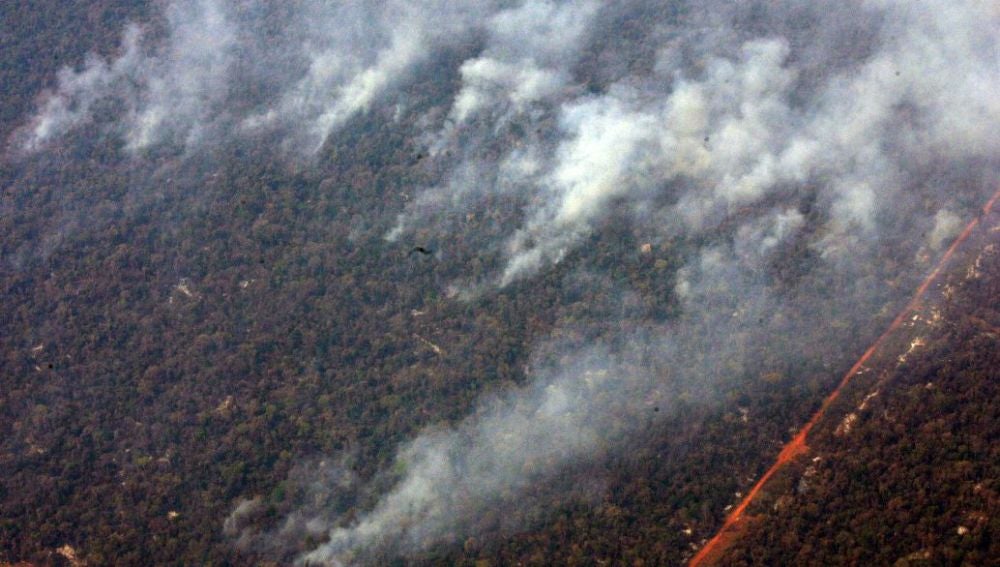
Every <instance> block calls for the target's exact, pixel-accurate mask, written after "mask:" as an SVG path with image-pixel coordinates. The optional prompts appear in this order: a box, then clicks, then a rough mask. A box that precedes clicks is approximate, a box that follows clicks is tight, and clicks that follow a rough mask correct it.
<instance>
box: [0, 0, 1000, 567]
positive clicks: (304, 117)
mask: <svg viewBox="0 0 1000 567" xmlns="http://www.w3.org/2000/svg"><path fill="white" fill-rule="evenodd" d="M0 20H2V22H3V28H2V36H0V41H2V44H3V46H4V48H3V50H0V80H2V82H3V86H4V92H5V94H4V105H3V107H2V109H0V135H2V136H3V139H4V147H3V154H2V158H0V187H2V196H0V199H2V200H0V298H2V315H0V347H2V348H0V353H2V354H0V356H2V357H3V358H2V359H0V364H2V383H0V470H2V471H3V472H2V474H0V561H10V562H14V561H19V560H29V561H37V562H53V561H61V560H63V559H65V558H66V557H67V554H69V555H72V556H73V557H79V558H82V559H83V560H86V561H88V562H90V563H93V564H105V563H112V562H113V563H124V564H148V563H156V564H161V563H178V564H192V563H193V564H202V563H267V562H274V563H288V562H293V561H299V562H302V563H310V562H315V563H320V564H331V565H339V564H356V563H357V564H384V563H387V562H390V561H398V562H427V563H435V562H438V563H445V564H454V563H472V562H475V561H480V560H481V561H484V562H486V563H487V564H488V563H489V562H491V561H495V562H500V563H507V562H515V561H523V562H529V563H552V562H557V563H563V562H572V561H580V560H583V559H584V558H588V557H589V558H596V559H602V560H611V561H620V562H625V561H628V562H636V561H646V562H649V563H653V564H664V563H666V564H676V563H679V562H682V561H683V560H685V559H686V558H688V557H689V556H690V554H691V552H692V550H693V549H694V548H697V546H698V543H699V542H700V541H701V540H702V539H703V538H705V537H708V536H710V534H711V533H712V532H713V530H714V529H715V528H717V527H718V525H719V522H720V520H721V519H722V517H723V515H724V513H725V507H726V506H727V505H729V504H731V503H732V500H733V495H734V494H735V493H737V492H739V491H741V490H744V489H745V488H746V487H747V486H748V485H750V484H752V482H753V480H754V479H755V477H756V476H758V475H759V474H760V473H761V472H762V471H763V470H764V469H766V467H767V465H768V462H769V461H770V459H771V458H772V457H773V456H774V454H775V452H776V451H777V450H778V449H779V448H780V446H781V443H782V442H783V441H784V440H786V439H787V438H788V436H789V432H790V430H791V429H793V428H794V427H796V426H798V425H801V424H802V423H803V422H804V421H805V419H807V417H808V416H809V415H810V413H811V412H812V410H814V409H815V407H816V405H817V404H818V403H819V402H820V400H821V399H822V398H823V396H824V394H825V393H826V392H827V391H828V390H829V388H830V387H831V386H832V385H833V384H834V383H835V382H836V381H837V379H838V378H839V375H840V374H841V373H842V372H843V371H844V370H846V368H847V367H849V366H850V364H851V362H852V361H853V359H854V358H856V355H857V353H858V352H860V351H861V350H863V349H864V348H865V346H866V345H867V344H868V343H869V342H870V340H871V339H872V338H873V337H875V336H877V335H878V333H879V332H880V331H881V327H882V326H884V324H885V323H886V322H887V321H888V320H889V319H891V318H892V316H893V315H894V314H895V312H896V311H897V310H898V309H899V308H900V307H901V306H902V305H903V304H904V303H905V300H906V298H907V297H908V296H909V294H910V292H911V291H912V289H913V287H914V286H915V284H916V283H917V282H919V281H920V280H921V279H922V278H923V276H924V275H925V274H926V272H927V271H928V270H929V269H930V267H931V266H932V265H933V263H934V261H935V259H936V258H937V257H938V256H939V255H940V254H941V252H942V250H943V249H944V248H945V247H947V245H948V243H949V242H950V240H951V239H952V238H953V237H954V236H955V234H957V232H958V231H959V230H961V228H962V226H963V225H964V220H965V219H967V218H969V217H970V216H973V215H974V214H975V210H976V208H977V207H979V206H980V205H981V204H982V202H983V201H984V200H985V199H986V198H987V197H988V196H989V195H991V194H992V193H993V191H994V190H995V188H996V186H997V184H998V182H1000V168H998V159H1000V158H998V156H1000V153H998V149H1000V137H998V136H997V134H996V132H998V131H1000V102H998V101H1000V99H998V98H997V97H996V95H995V93H997V92H1000V48H998V41H1000V40H998V37H997V34H996V32H995V30H996V29H997V26H998V24H1000V12H998V11H997V9H996V8H995V7H994V6H993V5H992V4H990V3H988V2H978V1H975V0H968V1H959V2H954V1H950V2H945V1H943V0H920V1H905V2H904V1H892V0H880V1H860V0H859V1H850V2H828V1H825V0H824V1H819V2H810V3H802V2H792V1H788V2H785V1H779V2H763V1H760V2H756V1H754V2H744V3H735V4H734V3H728V2H708V3H705V2H686V1H681V0H677V1H670V2H662V1H653V0H628V1H625V2H617V3H610V4H604V3H599V2H596V1H588V0H576V1H565V2H559V1H554V0H553V1H546V0H519V1H514V0H511V1H500V0H497V1H486V2H481V1H480V2H445V1H440V0H419V1H412V0H411V1H396V0H388V1H385V2H377V3H366V2H320V1H309V0H295V1H290V2H281V3H272V2H264V1H262V0H238V1H228V2H227V1H224V0H161V1H157V2H140V1H131V2H129V1H124V0H100V1H96V2H49V1H38V2H30V3H14V2H8V3H5V4H3V5H0ZM414 251H416V253H414ZM64 546H69V547H68V549H69V551H67V548H66V547H64ZM60 558H63V559H60Z"/></svg>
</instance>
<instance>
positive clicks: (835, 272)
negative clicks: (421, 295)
mask: <svg viewBox="0 0 1000 567" xmlns="http://www.w3.org/2000/svg"><path fill="white" fill-rule="evenodd" d="M168 6H169V7H168V8H167V12H166V14H167V18H166V29H165V32H164V33H163V37H162V38H160V39H157V40H154V39H150V38H151V37H153V35H155V34H152V33H151V32H150V31H149V30H146V29H145V28H141V27H137V26H133V27H131V28H129V30H127V31H126V33H125V35H124V38H123V41H122V46H121V48H120V53H119V54H118V55H117V56H116V57H115V58H113V59H111V60H110V61H105V60H101V59H99V58H96V57H91V58H90V59H88V60H87V61H86V62H85V63H84V65H83V66H82V67H81V68H79V69H77V70H72V69H66V70H63V71H62V72H61V73H60V75H59V80H58V87H57V89H56V90H55V91H54V92H52V93H49V94H48V95H46V96H45V97H44V98H43V100H42V102H41V104H40V107H39V110H38V113H37V114H36V115H35V116H34V117H33V118H32V119H31V121H30V122H29V123H28V124H27V125H26V126H25V127H24V128H23V129H22V130H21V131H19V132H18V134H17V135H16V137H15V140H14V142H15V143H16V145H18V146H19V147H20V148H21V149H23V150H26V151H29V152H36V151H41V150H44V148H45V147H47V146H48V145H50V144H53V143H56V141H57V140H58V138H60V136H62V135H64V134H66V133H67V132H69V131H70V130H72V129H74V128H79V127H82V126H83V125H85V124H88V123H89V122H91V121H93V120H94V119H95V109H96V108H97V107H98V106H99V105H100V104H101V103H102V102H104V101H108V100H112V101H119V102H120V103H121V104H120V106H121V108H122V109H123V110H122V111H121V112H120V116H119V118H118V122H117V125H118V129H119V131H120V135H121V136H122V138H123V139H124V140H125V142H126V144H127V147H128V148H130V149H131V150H133V151H139V150H142V149H145V148H150V147H154V146H155V145H157V144H163V143H172V144H178V145H181V146H184V147H186V148H189V149H192V148H197V146H198V145H199V144H201V143H204V142H205V141H206V140H207V139H209V138H212V137H222V138H225V137H233V138H236V137H240V136H255V135H258V134H260V133H261V132H276V133H277V134H278V137H279V138H280V139H282V140H284V147H285V149H286V151H289V152H292V153H298V154H302V155H306V156H311V155H314V154H315V153H316V151H317V149H318V148H320V147H321V146H322V145H323V144H324V143H325V142H326V141H327V140H328V139H329V138H330V137H331V136H336V135H337V134H338V132H339V131H340V129H342V128H345V127H348V124H349V122H350V120H351V118H353V117H355V116H357V115H359V114H362V113H364V112H367V111H368V110H370V109H372V108H376V107H379V106H383V105H384V106H385V107H393V106H395V107H397V108H400V109H402V110H401V113H402V114H403V115H406V113H407V112H410V111H409V110H408V109H407V108H406V102H407V96H406V89H407V85H408V84H409V83H410V82H411V81H418V80H435V79H440V77H432V78H430V79H428V78H426V77H423V78H421V77H420V73H428V72H430V71H428V70H427V69H434V72H440V69H438V68H437V67H435V66H434V64H435V63H438V62H439V59H438V58H442V60H445V61H451V60H452V59H446V58H443V56H442V53H443V52H445V51H449V52H450V57H455V53H459V54H460V59H461V60H460V61H458V62H457V64H456V65H455V68H454V69H453V71H454V73H455V75H454V76H455V77H457V79H456V85H455V86H454V89H453V90H452V92H451V96H450V98H447V99H444V100H441V101H440V102H439V103H437V105H436V106H434V107H433V108H431V109H430V110H428V111H426V112H425V113H424V114H423V115H421V116H416V117H411V118H413V119H412V123H414V124H418V125H419V129H420V130H421V134H422V136H423V138H422V140H423V141H424V143H425V144H426V149H427V154H428V158H427V161H428V162H429V164H427V165H426V166H425V167H427V169H428V170H429V171H434V172H440V175H439V176H438V177H437V178H436V179H435V180H434V182H433V183H432V184H431V186H429V187H424V188H420V189H421V191H420V194H419V195H418V196H417V198H416V199H415V200H414V202H413V204H412V205H410V206H409V207H408V208H407V209H406V210H404V211H401V212H400V215H399V217H398V219H397V222H396V223H395V226H393V227H392V228H391V230H389V231H388V233H387V237H388V238H390V239H396V238H403V237H405V236H406V235H412V234H414V233H419V234H420V235H421V236H424V235H427V234H434V235H437V236H440V237H442V238H444V237H447V236H448V235H449V232H450V231H454V230H457V229H456V228H455V226H454V225H452V224H449V223H447V222H442V219H444V218H445V217H447V216H448V215H449V214H450V213H453V212H455V211H456V210H457V211H476V210H477V208H479V207H483V206H484V205H483V203H484V202H489V200H485V199H483V198H482V197H484V196H500V197H502V198H503V199H505V200H506V201H508V202H510V203H514V204H515V205H514V206H516V207H517V208H518V211H517V212H518V216H517V219H518V220H517V221H516V222H515V223H513V224H512V225H504V226H503V227H502V230H501V235H500V236H499V237H496V236H493V235H490V236H488V237H484V241H485V242H486V244H485V245H484V246H483V249H484V250H486V251H487V253H489V252H490V251H492V252H493V253H495V254H496V257H497V258H498V259H499V260H498V267H497V269H496V271H495V273H492V274H490V276H489V277H488V281H485V282H474V286H473V287H475V291H476V293H489V290H495V289H496V288H498V287H505V286H516V285H517V284H519V283H523V282H525V281H526V280H528V279H530V278H532V277H534V276H536V275H538V274H539V273H541V272H544V271H546V270H548V269H550V268H551V267H552V266H554V265H556V264H559V263H561V262H565V261H566V260H567V258H569V257H570V256H571V255H572V254H573V253H574V252H578V251H580V250H581V246H582V244H583V243H584V242H586V241H587V240H588V238H589V237H591V236H592V235H594V234H595V233H597V232H599V231H600V230H601V227H602V226H604V223H607V222H609V221H610V219H612V218H615V219H617V218H618V217H613V215H620V214H621V212H622V211H627V212H628V216H629V221H630V222H632V223H633V224H634V229H635V231H636V232H637V233H641V234H643V235H644V236H645V238H647V239H648V240H649V241H650V242H651V243H653V244H656V245H659V244H661V243H665V242H668V241H680V242H685V243H688V244H687V248H685V249H684V252H685V254H686V258H688V260H687V264H686V265H685V267H684V268H682V269H681V270H680V271H679V272H678V273H676V274H674V276H675V277H676V285H675V288H674V292H675V294H676V296H677V298H678V300H679V302H680V307H681V315H680V316H679V317H677V318H676V319H674V320H671V321H669V322H663V321H647V322H646V323H645V324H644V325H643V327H642V330H640V331H628V332H625V331H622V332H620V333H617V334H610V335H608V334H606V335H605V336H604V337H603V338H602V339H600V340H599V341H596V342H589V341H576V342H574V341H571V340H570V341H561V340H558V339H556V338H553V339H552V340H551V341H550V342H549V343H547V344H542V345H536V351H537V352H536V355H535V362H534V364H533V369H534V370H533V371H532V372H531V375H530V379H531V383H530V384H529V385H528V386H526V387H525V388H523V389H521V390H517V391H513V392H509V393H507V394H506V395H505V396H502V397H499V398H496V399H490V400H484V401H483V402H482V403H481V404H480V405H479V407H478V408H477V410H476V411H475V412H474V413H473V414H472V415H470V416H469V417H468V418H467V419H465V420H464V421H462V422H460V423H459V424H457V425H455V426H454V427H450V428H439V429H433V430H428V431H426V432H424V433H423V434H421V435H419V436H417V437H416V438H415V439H413V440H412V441H410V442H409V443H406V444H405V445H403V446H402V447H400V448H399V450H398V453H397V457H396V461H395V466H394V473H393V474H394V475H395V477H394V478H395V479H396V480H395V482H394V483H391V484H390V486H389V487H388V488H387V489H385V490H381V491H377V490H376V488H377V487H376V486H375V485H371V486H369V485H367V484H366V483H364V482H362V481H360V480H359V479H357V478H355V477H354V476H353V475H351V474H350V473H348V472H344V471H343V467H339V466H337V467H333V468H331V469H328V468H322V467H320V468H321V469H322V472H321V473H319V474H317V475H316V476H315V477H309V475H308V474H307V473H298V474H303V475H305V476H306V477H309V478H307V479H306V480H305V481H304V482H307V483H309V484H310V486H312V487H313V488H312V489H311V491H312V493H313V495H314V496H315V500H316V501H318V502H322V503H324V505H327V504H329V509H328V510H327V511H326V512H324V511H322V510H321V509H320V508H322V506H320V507H316V506H314V507H311V508H309V509H303V510H300V511H299V512H297V513H295V514H293V515H292V517H290V518H289V519H288V522H287V523H286V525H285V527H284V528H283V529H282V530H280V531H279V533H276V534H263V535H262V534H255V533H254V532H253V531H252V530H250V529H248V528H245V527H244V524H245V523H246V521H245V518H247V517H249V516H253V514H255V513H258V512H259V510H260V508H261V505H260V504H259V502H258V501H255V500H248V501H247V502H245V503H243V504H240V505H239V506H238V507H237V508H236V510H235V511H234V513H233V516H232V517H231V518H230V519H229V521H228V522H227V523H226V530H227V532H228V533H230V534H231V535H233V536H234V537H236V538H238V539H239V541H240V545H242V546H245V547H248V548H257V549H265V548H266V549H272V548H271V547H269V546H274V547H275V548H281V543H280V541H286V540H287V541H292V540H295V539H296V538H298V537H301V536H302V535H303V534H307V535H310V536H313V537H316V536H319V537H320V538H323V537H326V538H327V540H326V541H325V542H324V543H322V544H319V545H318V546H317V547H315V549H313V550H311V551H310V552H308V553H307V554H305V555H303V556H302V557H300V558H299V559H300V561H302V562H320V563H327V564H350V563H353V562H361V563H364V562H366V561H370V560H371V558H372V557H373V554H376V553H379V552H384V551H385V550H389V551H391V552H392V553H403V554H407V553H414V552H419V551H422V550H426V549H427V548H429V547H430V546H433V545H434V544H436V543H439V542H444V541H450V540H451V539H453V538H455V537H463V536H466V535H470V534H471V533H473V530H474V529H475V527H474V526H475V525H476V522H475V520H476V519H477V518H479V517H481V516H482V515H483V514H484V512H485V511H487V510H490V509H493V508H500V509H504V507H505V506H511V505H513V503H514V502H515V501H516V500H517V498H518V496H519V495H520V494H522V493H523V492H524V491H526V490H528V489H529V488H530V487H532V486H536V485H538V484H539V483H546V482H553V479H554V478H555V477H556V476H558V474H559V472H560V471H562V470H564V469H565V468H566V467H570V466H572V465H573V464H575V463H578V462H581V461H586V460H587V459H588V457H589V455H592V454H594V453H595V452H599V451H601V450H606V449H609V448H614V447H616V446H620V445H622V444H624V443H627V438H628V436H629V435H630V433H632V432H634V431H636V430H637V428H639V427H641V425H642V424H643V423H645V422H646V420H648V419H649V417H648V416H649V409H650V408H651V407H659V408H662V409H663V410H664V411H663V412H662V414H666V413H669V410H670V408H671V407H672V406H673V404H675V403H676V401H677V400H678V399H679V398H680V397H682V396H683V397H685V398H689V399H690V398H694V399H710V398H711V396H712V395H713V391H714V389H715V387H716V386H717V385H718V384H719V382H720V381H722V380H724V379H726V378H725V377H738V376H743V375H753V374H757V373H761V372H765V371H773V370H775V369H776V368H777V369H779V370H780V369H787V368H790V367H793V366H795V365H796V364H804V363H806V362H807V361H805V360H802V359H801V358H800V355H797V354H796V353H799V352H810V353H812V354H813V356H821V357H827V358H828V359H829V360H830V361H832V362H833V363H836V362H837V361H839V360H840V358H842V357H843V356H845V355H844V354H843V353H841V352H840V350H841V349H840V348H839V345H841V344H843V341H846V340H848V339H849V337H850V336H851V335H852V334H853V330H854V329H857V328H858V327H859V326H860V325H861V324H862V323H863V322H865V321H870V317H871V314H872V313H875V312H878V311H879V310H880V309H882V308H883V307H884V306H886V305H887V304H889V303H891V302H892V301H893V300H897V299H899V297H898V296H899V294H900V293H902V292H901V291H899V290H898V289H896V288H893V287H891V286H886V285H885V280H886V279H887V278H889V277H896V276H897V275H898V274H899V273H908V274H911V275H910V276H909V277H910V279H915V278H917V277H918V276H919V274H920V272H921V270H922V269H923V268H924V267H925V266H926V262H927V261H928V254H927V252H928V251H930V252H935V251H938V250H940V249H941V247H942V246H945V245H946V243H947V239H948V238H949V236H950V235H952V234H954V232H955V231H956V230H957V229H958V228H959V226H960V223H961V221H960V219H961V218H962V217H963V216H964V214H965V213H967V212H968V211H969V210H970V207H971V206H972V205H975V204H977V203H976V199H977V197H978V196H979V195H978V194H974V193H975V192H976V190H978V188H979V185H977V184H976V183H969V184H968V186H969V187H973V189H972V190H970V193H969V194H966V195H956V194H952V193H950V191H949V188H948V187H939V186H936V183H938V182H939V181H940V180H947V179H955V178H956V176H957V177H961V176H966V178H967V179H979V180H981V183H980V185H988V184H991V183H994V182H995V181H996V171H997V161H996V159H997V158H996V156H997V155H998V150H1000V136H997V134H996V132H998V131H1000V99H998V98H997V97H996V94H995V93H997V92H1000V46H998V38H997V34H996V29H997V28H998V25H1000V10H998V9H997V7H996V6H995V4H994V3H991V2H985V1H982V2H981V1H976V0H968V1H962V2H946V1H943V0H916V1H901V0H900V1H894V0H870V1H863V0H857V1H852V2H846V3H845V2H814V3H809V4H808V5H804V4H803V3H801V2H756V3H754V2H751V3H738V5H737V4H733V3H712V2H709V3H707V4H706V3H696V2H692V3H687V2H676V3H670V4H669V5H665V4H664V3H662V2H642V1H638V0H636V1H633V2H626V3H623V4H621V5H617V6H614V7H611V6H602V5H599V3H596V2H588V1H578V2H555V1H551V2H549V1H543V0H524V1H510V2H489V3H483V2H476V3H471V2H469V3H455V2H443V1H440V2H439V1H433V0H424V1H418V2H402V1H400V2H395V1H391V2H379V3H370V2H338V3H329V4H327V3H319V2H305V1H303V2H298V3H292V4H288V5H283V6H282V7H275V6H272V5H266V4H264V3H257V2H244V3H241V4H240V8H239V9H238V10H237V9H236V8H232V7H230V6H229V5H228V4H225V3H223V2H217V1H214V0H198V1H196V0H190V1H185V0H176V1H173V2H171V3H169V5H168ZM630 16H631V17H632V19H633V20H638V22H639V23H634V24H633V25H634V26H635V27H633V28H630V31H629V34H630V35H628V37H620V32H621V29H620V28H621V25H620V24H621V23H622V22H624V21H626V19H628V18H629V17H630ZM275 22H276V23H275ZM265 23H266V25H265ZM265 29H266V30H268V31H267V33H265V32H263V31H258V30H265ZM633 36H635V37H633ZM245 84H252V85H254V86H255V90H254V94H253V95H252V96H250V95H245V93H240V96H237V95H236V94H234V91H240V90H241V89H242V87H243V86H244V85H245ZM956 171H959V173H955V172H956ZM949 176H951V177H949ZM470 230H471V229H470ZM922 246H923V247H924V248H923V249H921V247H922ZM491 247H492V248H491ZM792 249H799V250H802V249H804V250H806V251H808V254H809V257H810V258H811V260H810V263H809V264H808V265H807V266H806V267H804V268H803V269H802V271H803V272H804V275H800V276H799V279H798V280H797V281H796V282H795V283H794V285H793V286H792V289H791V290H788V289H779V288H781V285H780V284H779V283H777V282H776V281H775V278H774V277H772V276H771V275H770V274H769V272H768V270H769V268H770V267H771V266H773V265H774V264H775V263H776V262H780V261H781V260H782V259H783V258H784V257H786V256H787V255H788V254H790V251H791V250H792ZM900 258H903V260H900ZM885 259H892V260H893V262H894V264H893V267H892V268H891V269H890V268H889V267H884V266H888V263H886V262H883V260H885ZM902 283H903V284H905V283H906V282H905V281H904V282H902ZM898 288H899V289H906V285H900V286H898ZM623 291H624V292H626V293H628V292H629V291H630V290H623ZM470 295H474V294H470ZM834 321H835V322H836V323H837V324H836V325H834V324H828V323H831V322H834ZM567 334H568V333H567ZM797 357H799V358H797ZM834 366H835V364H834ZM387 476H393V475H389V474H388V473H387ZM376 492H377V493H378V494H380V496H377V497H376V498H375V504H374V505H373V506H371V507H370V509H368V510H367V511H362V513H361V514H360V515H358V516H351V517H346V516H342V515H340V514H339V511H340V510H341V508H342V507H343V503H344V502H347V501H350V502H358V501H361V499H358V498H356V496H357V494H359V493H373V494H374V493H376ZM335 503H339V504H335ZM275 540H278V541H279V543H277V544H274V543H267V544H264V543H261V542H273V541H275Z"/></svg>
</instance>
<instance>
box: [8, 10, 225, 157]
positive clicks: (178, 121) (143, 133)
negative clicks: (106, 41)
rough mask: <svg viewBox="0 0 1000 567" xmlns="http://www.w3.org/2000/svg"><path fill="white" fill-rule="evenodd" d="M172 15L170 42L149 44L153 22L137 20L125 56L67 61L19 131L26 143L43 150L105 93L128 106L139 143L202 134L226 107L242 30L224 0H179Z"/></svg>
mask: <svg viewBox="0 0 1000 567" xmlns="http://www.w3.org/2000/svg"><path fill="white" fill-rule="evenodd" d="M165 16H166V22H167V24H166V26H167V39H166V42H165V47H162V48H160V49H154V48H148V47H146V46H144V45H143V44H144V41H143V40H144V35H145V33H144V32H145V30H143V28H140V27H138V26H135V25H133V26H130V27H129V28H128V30H127V31H126V33H125V35H124V38H123V41H122V46H121V49H120V51H121V53H120V54H119V55H118V57H116V58H114V59H113V60H111V61H104V60H102V59H100V58H98V57H97V56H94V55H91V56H89V57H88V58H87V61H86V63H85V64H84V66H83V69H82V70H80V71H74V70H72V69H70V68H64V69H62V70H61V71H60V73H59V78H58V86H57V88H56V90H55V91H54V92H52V93H49V94H48V95H47V96H46V97H45V98H44V99H43V102H42V103H41V107H40V109H39V111H38V113H37V114H36V115H35V116H34V117H33V118H32V120H31V122H30V124H29V125H28V126H27V127H25V128H23V129H22V130H21V131H20V132H18V133H16V134H15V140H16V141H17V142H19V145H20V146H21V148H22V149H23V150H26V151H28V152H34V151H38V150H40V149H42V148H44V147H45V146H47V145H48V144H49V143H51V142H52V141H53V140H55V139H57V138H59V137H61V136H62V135H64V134H66V133H67V132H68V131H69V130H71V129H73V128H76V127H79V126H81V125H83V124H86V123H88V122H90V121H91V120H93V115H92V114H93V111H94V107H95V105H96V104H97V103H99V102H101V101H105V100H107V101H112V102H113V103H114V104H115V105H116V106H118V107H119V108H120V109H121V116H120V117H119V119H120V122H121V130H122V135H123V138H124V139H125V141H126V145H127V147H128V148H129V149H130V150H132V151H139V150H142V149H145V148H148V147H150V146H152V145H154V144H158V143H161V142H164V141H173V142H176V143H179V144H180V145H182V146H183V145H186V144H191V143H195V142H197V141H198V140H199V139H200V138H201V136H202V135H203V129H204V127H205V124H206V123H209V122H211V121H212V120H214V119H215V116H216V114H217V113H219V112H220V111H221V105H220V103H221V101H222V100H223V99H224V97H225V95H226V90H227V89H228V87H229V79H230V66H231V65H232V62H233V58H234V50H235V46H236V32H235V29H234V28H233V25H232V23H231V22H230V20H229V18H228V16H227V13H226V9H225V7H224V5H223V4H221V3H219V2H217V1H216V0H183V1H177V2H174V3H172V4H170V5H169V6H168V7H167V9H166V14H165Z"/></svg>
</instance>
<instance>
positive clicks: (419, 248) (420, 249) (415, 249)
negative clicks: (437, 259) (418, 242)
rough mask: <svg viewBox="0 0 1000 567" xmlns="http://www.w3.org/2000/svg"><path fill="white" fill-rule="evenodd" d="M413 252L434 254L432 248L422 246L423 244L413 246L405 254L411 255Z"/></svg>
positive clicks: (427, 254)
mask: <svg viewBox="0 0 1000 567" xmlns="http://www.w3.org/2000/svg"><path fill="white" fill-rule="evenodd" d="M414 252H419V253H420V254H423V255H424V256H430V255H432V254H434V251H433V250H429V249H427V248H424V247H423V246H414V247H413V248H412V249H411V250H410V253H409V254H407V256H412V255H413V253H414Z"/></svg>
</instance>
